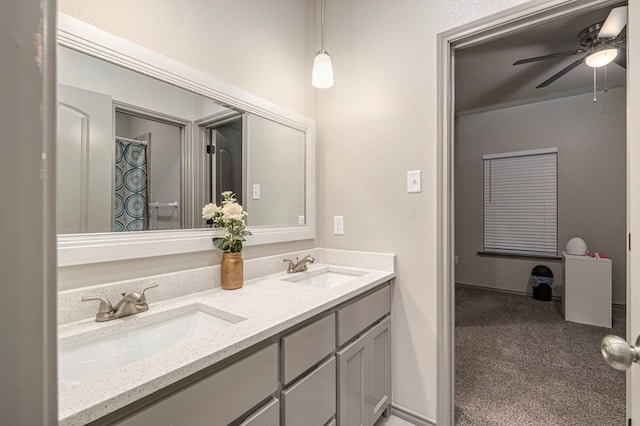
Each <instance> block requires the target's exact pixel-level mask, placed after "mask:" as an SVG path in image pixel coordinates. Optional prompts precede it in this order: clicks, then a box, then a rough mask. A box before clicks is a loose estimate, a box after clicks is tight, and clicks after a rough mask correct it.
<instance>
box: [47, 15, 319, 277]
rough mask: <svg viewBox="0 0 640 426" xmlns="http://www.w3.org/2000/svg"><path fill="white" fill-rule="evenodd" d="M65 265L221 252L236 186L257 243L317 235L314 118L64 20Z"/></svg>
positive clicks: (60, 198) (60, 157)
mask: <svg viewBox="0 0 640 426" xmlns="http://www.w3.org/2000/svg"><path fill="white" fill-rule="evenodd" d="M58 44H59V47H58V55H57V58H58V61H57V62H58V105H59V107H58V141H57V148H56V156H57V159H56V181H57V184H56V210H57V211H56V218H57V219H56V220H57V231H58V264H59V266H70V265H78V264H85V263H95V262H105V261H113V260H123V259H132V258H139V257H149V256H159V255H168V254H178V253H188V252H192V251H201V250H209V249H211V247H212V246H211V237H212V236H213V235H214V234H215V233H217V232H220V231H219V230H215V229H210V228H208V226H209V225H207V223H206V221H204V220H203V219H202V217H201V210H202V207H203V206H204V205H205V204H206V203H209V202H213V203H219V202H220V194H221V192H222V191H233V192H234V193H235V194H236V198H237V199H238V200H239V201H240V202H241V204H242V205H243V206H244V208H245V210H246V211H247V212H248V220H247V225H248V226H249V228H250V230H251V231H252V232H253V236H252V237H251V238H250V240H249V241H247V243H248V245H256V244H267V243H275V242H285V241H295V240H303V239H311V238H315V122H314V121H313V120H311V119H308V118H306V117H303V116H300V115H298V114H296V113H294V112H292V111H288V110H286V109H284V108H281V107H279V106H277V105H274V104H272V103H270V102H268V101H266V100H264V99H261V98H259V97H256V96H254V95H251V94H249V93H246V92H244V91H242V90H240V89H238V88H236V87H232V86H230V85H227V84H225V83H224V82H221V81H219V80H217V79H216V78H215V77H212V76H210V75H207V74H205V73H202V72H200V71H197V70H195V69H192V68H190V67H188V66H186V65H184V64H181V63H178V62H176V61H174V60H171V59H169V58H166V57H164V56H161V55H159V54H157V53H155V52H152V51H150V50H148V49H145V48H143V47H141V46H138V45H135V44H133V43H130V42H128V41H127V40H124V39H122V38H119V37H117V36H115V35H113V34H110V33H107V32H105V31H103V30H100V29H97V28H95V27H93V26H91V25H88V24H86V23H84V22H82V21H79V20H77V19H75V18H72V17H69V16H67V15H64V14H60V15H59V20H58Z"/></svg>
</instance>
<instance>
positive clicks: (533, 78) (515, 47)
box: [455, 2, 626, 114]
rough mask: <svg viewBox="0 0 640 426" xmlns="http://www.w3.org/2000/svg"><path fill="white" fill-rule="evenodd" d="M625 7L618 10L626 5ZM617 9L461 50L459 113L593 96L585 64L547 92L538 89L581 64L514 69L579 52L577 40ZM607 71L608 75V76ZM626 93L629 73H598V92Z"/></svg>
mask: <svg viewBox="0 0 640 426" xmlns="http://www.w3.org/2000/svg"><path fill="white" fill-rule="evenodd" d="M624 4H626V2H623V3H621V4H617V5H615V6H620V5H624ZM615 6H607V7H605V8H603V9H598V10H595V11H594V10H592V11H589V12H586V13H581V14H576V15H571V16H568V17H564V18H562V19H558V20H554V21H548V22H545V23H543V24H540V25H536V26H534V27H531V28H528V29H526V30H524V31H521V32H518V33H513V34H509V35H508V36H506V37H504V38H501V39H497V40H493V41H490V42H487V43H484V44H481V45H477V46H471V47H468V48H464V49H460V50H456V52H455V72H456V75H455V87H456V89H455V90H456V101H455V102H456V103H455V105H456V113H457V114H463V113H467V114H468V113H471V112H480V111H484V110H491V109H497V108H503V107H508V106H514V105H521V104H526V103H532V102H538V101H542V100H547V99H553V98H559V97H564V96H570V95H576V94H579V93H588V92H592V91H593V70H594V68H590V67H589V66H587V65H586V64H584V63H583V64H581V65H579V66H578V67H577V68H574V69H573V70H572V71H570V72H569V73H567V74H565V75H564V76H563V77H561V78H560V79H558V80H556V81H555V82H554V83H552V84H550V85H549V86H547V87H543V88H540V89H536V88H535V87H536V86H537V85H539V84H540V83H542V82H543V81H544V80H546V79H547V78H549V77H551V76H552V75H553V74H555V73H556V72H558V71H560V70H561V69H562V68H564V67H565V66H567V65H569V64H570V63H572V62H574V61H575V60H576V59H579V58H580V55H571V56H566V57H563V58H556V59H548V60H544V61H540V62H534V63H529V64H522V65H516V66H514V65H513V63H514V62H515V61H517V60H518V59H523V58H529V57H535V56H541V55H547V54H550V53H557V52H564V51H569V50H574V49H578V48H580V41H579V39H578V34H579V33H580V32H581V31H582V30H583V29H584V28H587V27H589V26H590V25H592V24H594V23H597V22H602V21H604V20H605V19H606V18H607V16H608V15H609V11H610V10H611V9H612V8H613V7H615ZM605 68H606V71H605ZM605 72H606V86H607V87H608V88H614V87H622V86H625V84H626V70H625V69H624V68H622V67H620V66H618V65H617V64H615V63H611V64H610V65H607V66H606V67H603V68H598V69H597V77H596V78H597V90H598V92H599V93H601V91H602V90H603V88H604V82H605Z"/></svg>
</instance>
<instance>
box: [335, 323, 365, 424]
mask: <svg viewBox="0 0 640 426" xmlns="http://www.w3.org/2000/svg"><path fill="white" fill-rule="evenodd" d="M367 340H368V339H367V335H366V334H365V335H364V336H361V337H360V338H359V339H357V340H355V341H354V342H353V343H351V344H350V345H348V346H347V347H345V348H344V349H342V350H340V351H338V353H337V354H336V356H337V359H338V425H339V426H368V424H369V410H368V409H367V387H366V386H367V380H366V376H367V364H366V354H365V349H366V345H367Z"/></svg>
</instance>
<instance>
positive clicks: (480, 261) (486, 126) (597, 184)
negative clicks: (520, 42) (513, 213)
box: [455, 87, 626, 304]
mask: <svg viewBox="0 0 640 426" xmlns="http://www.w3.org/2000/svg"><path fill="white" fill-rule="evenodd" d="M592 98H593V95H592V94H590V93H587V94H583V95H579V96H572V97H567V98H562V99H555V100H552V101H547V102H538V103H533V104H529V105H522V106H517V107H513V108H506V109H500V110H496V111H491V112H484V113H480V114H473V115H466V116H462V117H459V118H458V119H457V121H456V139H455V158H456V162H455V185H456V188H455V189H456V192H455V194H456V195H455V206H456V210H455V211H456V218H455V220H456V222H455V229H456V242H455V250H456V255H457V256H458V261H459V263H458V264H457V265H456V282H458V283H464V284H472V285H478V286H482V287H489V288H498V289H503V290H512V291H519V292H531V288H530V287H528V286H527V281H528V278H529V275H530V273H531V269H532V268H533V267H534V266H535V265H538V264H544V265H547V266H549V267H550V268H551V269H552V271H553V275H554V278H555V280H556V282H557V283H560V284H561V283H562V263H560V262H550V261H543V260H521V259H508V258H504V257H502V258H500V257H480V256H478V255H477V252H478V251H481V250H482V246H483V230H482V227H483V200H482V182H483V178H482V176H483V174H482V173H483V172H482V164H483V163H482V156H483V155H484V154H493V153H500V152H511V151H523V150H527V149H537V148H548V147H557V148H558V250H559V251H560V252H561V251H563V250H564V248H565V245H566V243H567V241H568V240H569V239H570V238H572V237H575V236H580V237H582V238H583V239H584V240H585V241H586V242H587V244H588V246H589V250H590V251H592V252H599V253H606V254H607V255H609V256H610V257H611V258H612V260H613V301H614V303H621V304H624V303H625V297H626V293H625V286H626V167H625V166H626V116H625V111H626V99H625V98H626V88H624V87H623V88H617V89H612V90H609V92H608V93H606V94H603V93H602V92H600V93H598V102H597V103H596V104H594V103H593V102H592ZM557 290H560V289H557ZM555 293H556V294H558V295H561V294H562V293H561V291H556V292H555Z"/></svg>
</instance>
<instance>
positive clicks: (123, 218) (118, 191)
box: [113, 138, 147, 232]
mask: <svg viewBox="0 0 640 426" xmlns="http://www.w3.org/2000/svg"><path fill="white" fill-rule="evenodd" d="M146 228H147V145H146V144H145V143H143V142H138V141H134V140H130V139H125V138H116V172H115V205H114V224H113V230H114V231H116V232H122V231H143V230H145V229H146Z"/></svg>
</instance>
